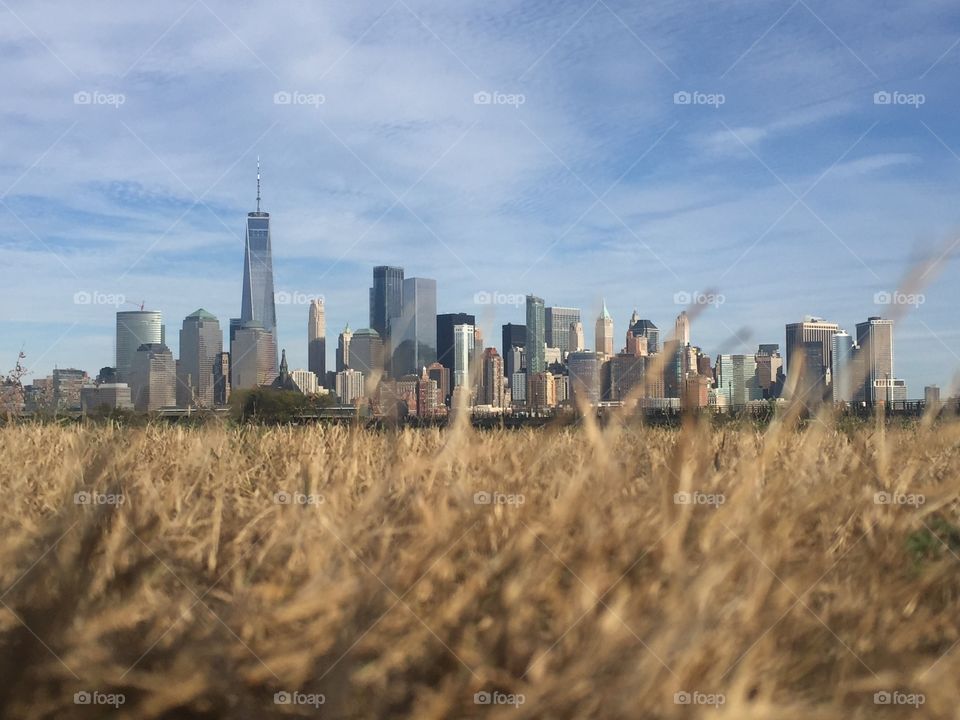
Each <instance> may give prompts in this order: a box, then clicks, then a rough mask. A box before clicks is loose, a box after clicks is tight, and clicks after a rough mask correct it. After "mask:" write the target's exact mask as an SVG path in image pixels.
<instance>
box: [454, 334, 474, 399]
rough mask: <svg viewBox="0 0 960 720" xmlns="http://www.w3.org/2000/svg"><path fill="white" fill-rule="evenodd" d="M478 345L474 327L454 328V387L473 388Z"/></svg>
mask: <svg viewBox="0 0 960 720" xmlns="http://www.w3.org/2000/svg"><path fill="white" fill-rule="evenodd" d="M475 343H476V333H475V331H474V326H473V325H454V326H453V387H454V388H459V387H468V388H469V387H471V386H472V385H473V381H472V379H471V377H470V371H471V369H472V367H471V366H472V362H471V361H472V360H473V354H474V348H475Z"/></svg>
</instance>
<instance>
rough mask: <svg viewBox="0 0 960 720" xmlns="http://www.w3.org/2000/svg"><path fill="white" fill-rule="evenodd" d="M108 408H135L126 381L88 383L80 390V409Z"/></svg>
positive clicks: (86, 411) (85, 410)
mask: <svg viewBox="0 0 960 720" xmlns="http://www.w3.org/2000/svg"><path fill="white" fill-rule="evenodd" d="M103 408H106V409H108V410H133V401H132V400H131V399H130V386H129V385H127V384H126V383H102V384H100V385H88V386H86V387H83V388H81V390H80V409H81V410H82V411H83V412H85V413H89V412H95V411H97V410H101V409H103Z"/></svg>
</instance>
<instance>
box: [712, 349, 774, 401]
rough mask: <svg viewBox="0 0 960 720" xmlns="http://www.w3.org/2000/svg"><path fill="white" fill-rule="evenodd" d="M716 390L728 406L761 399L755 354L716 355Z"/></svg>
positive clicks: (761, 393) (761, 391) (761, 392)
mask: <svg viewBox="0 0 960 720" xmlns="http://www.w3.org/2000/svg"><path fill="white" fill-rule="evenodd" d="M717 392H718V393H720V394H722V395H723V396H724V397H725V398H726V404H727V406H728V407H731V406H733V407H742V406H743V405H746V404H747V403H748V402H750V401H752V400H762V399H763V390H762V389H761V388H760V381H759V379H758V378H757V358H756V356H754V355H720V356H718V357H717Z"/></svg>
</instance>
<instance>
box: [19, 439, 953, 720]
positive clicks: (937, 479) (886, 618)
mask: <svg viewBox="0 0 960 720" xmlns="http://www.w3.org/2000/svg"><path fill="white" fill-rule="evenodd" d="M0 487H2V491H3V500H4V502H3V503H2V505H0V517H2V521H0V522H2V548H0V553H2V558H0V663H2V667H0V678H2V681H0V715H2V716H3V717H10V718H74V717H77V718H101V717H117V718H137V719H138V720H146V719H149V718H273V717H325V718H381V717H382V718H390V717H412V718H448V717H449V718H459V717H467V718H472V717H477V718H511V719H517V720H519V719H520V718H588V717H595V718H686V717H703V718H737V719H743V718H777V719H778V720H788V719H790V718H797V719H798V720H799V719H802V720H812V719H815V718H868V717H870V718H872V717H917V718H919V717H928V718H957V717H960V714H958V713H960V710H958V708H960V686H958V683H957V678H958V677H960V647H955V644H956V643H957V642H958V640H960V557H958V554H960V530H958V528H960V518H958V506H957V499H958V494H960V428H958V427H957V426H956V425H946V424H942V425H933V424H926V423H917V424H916V425H913V426H907V427H901V428H889V427H888V428H884V427H881V426H873V425H870V426H865V427H861V428H858V429H849V428H845V429H842V430H838V429H836V428H833V427H831V423H830V422H829V421H828V422H826V423H817V422H815V423H812V424H810V425H809V426H807V427H805V428H803V429H797V428H794V427H791V426H790V424H789V423H784V424H781V423H774V424H772V425H771V426H770V427H768V428H762V429H754V428H749V427H744V428H739V429H737V428H733V427H728V428H717V427H710V426H708V425H694V424H691V425H689V426H686V427H684V428H683V429H681V430H668V429H655V428H649V427H648V428H644V427H635V428H612V427H611V428H608V429H605V430H600V429H598V428H594V427H587V428H579V429H556V430H551V429H547V430H539V431H516V432H479V433H478V432H474V431H472V430H470V429H469V428H468V427H463V426H459V427H457V428H454V429H450V430H445V431H441V430H422V431H403V432H390V431H386V432H372V431H367V430H363V429H359V428H350V427H309V428H303V427H299V428H297V427H293V428H281V427H277V428H256V427H245V428H234V427H229V426H225V427H205V428H200V429H196V428H194V429H187V428H171V427H160V426H150V427H146V428H119V429H118V428H116V427H109V426H99V427H97V426H91V427H70V428H63V427H55V426H21V427H7V428H4V429H0ZM880 493H882V494H880Z"/></svg>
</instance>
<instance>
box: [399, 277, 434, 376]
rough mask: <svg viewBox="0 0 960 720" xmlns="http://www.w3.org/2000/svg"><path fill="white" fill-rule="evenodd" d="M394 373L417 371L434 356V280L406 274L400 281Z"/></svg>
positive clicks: (416, 372)
mask: <svg viewBox="0 0 960 720" xmlns="http://www.w3.org/2000/svg"><path fill="white" fill-rule="evenodd" d="M390 335H391V338H392V341H393V347H394V348H395V349H394V355H393V376H394V377H395V378H399V377H400V376H402V375H407V374H409V373H414V374H416V375H419V374H420V372H421V371H422V370H423V368H425V367H426V366H427V365H430V364H431V363H433V362H434V361H435V360H436V359H437V281H436V280H433V279H430V278H407V279H405V280H404V281H403V312H402V313H401V316H400V317H399V318H398V319H396V320H395V321H394V325H393V328H392V330H391V333H390Z"/></svg>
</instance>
